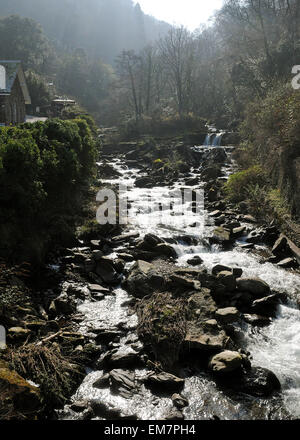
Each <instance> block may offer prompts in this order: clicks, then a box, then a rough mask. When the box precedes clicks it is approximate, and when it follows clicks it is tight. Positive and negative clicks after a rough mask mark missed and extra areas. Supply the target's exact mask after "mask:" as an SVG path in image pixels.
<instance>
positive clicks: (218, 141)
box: [212, 133, 223, 147]
mask: <svg viewBox="0 0 300 440" xmlns="http://www.w3.org/2000/svg"><path fill="white" fill-rule="evenodd" d="M222 136H223V133H219V134H217V135H216V137H215V139H214V141H213V143H212V146H213V147H220V146H221V140H222Z"/></svg>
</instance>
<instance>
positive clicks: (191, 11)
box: [135, 0, 223, 31]
mask: <svg viewBox="0 0 300 440" xmlns="http://www.w3.org/2000/svg"><path fill="white" fill-rule="evenodd" d="M135 2H136V3H137V1H135ZM138 3H139V4H140V5H141V8H142V10H143V11H144V12H145V13H146V14H150V15H153V16H154V17H156V18H158V19H160V20H164V21H167V22H168V23H171V24H183V25H185V26H186V27H188V28H189V29H190V30H192V31H193V30H194V29H196V28H197V27H198V26H199V24H200V23H205V22H206V21H207V20H208V19H209V17H210V16H211V15H212V14H213V12H214V11H215V10H216V9H219V8H220V7H221V6H222V4H223V0H138Z"/></svg>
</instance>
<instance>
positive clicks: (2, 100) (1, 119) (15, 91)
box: [0, 78, 26, 125]
mask: <svg viewBox="0 0 300 440" xmlns="http://www.w3.org/2000/svg"><path fill="white" fill-rule="evenodd" d="M25 116H26V107H25V101H24V96H23V93H22V89H21V86H20V82H19V79H18V78H17V79H16V81H15V83H14V85H13V87H12V91H11V93H10V95H6V96H0V123H2V124H3V123H4V124H5V125H9V124H20V123H22V122H24V121H25Z"/></svg>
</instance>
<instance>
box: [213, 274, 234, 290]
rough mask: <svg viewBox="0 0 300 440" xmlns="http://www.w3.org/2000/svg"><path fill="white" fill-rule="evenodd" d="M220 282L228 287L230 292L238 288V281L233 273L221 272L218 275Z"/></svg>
mask: <svg viewBox="0 0 300 440" xmlns="http://www.w3.org/2000/svg"><path fill="white" fill-rule="evenodd" d="M217 278H218V281H219V282H220V283H221V284H223V286H225V287H226V290H227V291H228V292H233V291H234V290H235V288H236V280H235V277H234V275H233V273H232V272H227V271H224V272H219V273H218V275H217Z"/></svg>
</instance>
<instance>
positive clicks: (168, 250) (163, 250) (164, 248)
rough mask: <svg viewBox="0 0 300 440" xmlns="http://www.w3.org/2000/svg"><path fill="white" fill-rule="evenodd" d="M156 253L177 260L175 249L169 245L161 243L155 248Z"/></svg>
mask: <svg viewBox="0 0 300 440" xmlns="http://www.w3.org/2000/svg"><path fill="white" fill-rule="evenodd" d="M154 250H155V252H157V254H158V255H162V256H165V257H168V258H177V253H176V251H175V249H174V248H173V247H172V246H170V245H169V244H167V243H160V244H158V245H157V246H156V247H155V249H154Z"/></svg>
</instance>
